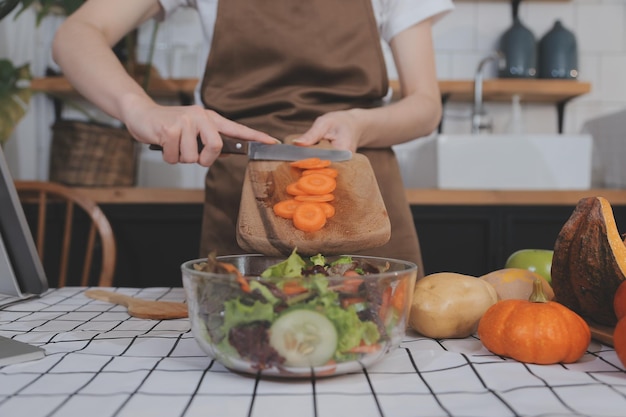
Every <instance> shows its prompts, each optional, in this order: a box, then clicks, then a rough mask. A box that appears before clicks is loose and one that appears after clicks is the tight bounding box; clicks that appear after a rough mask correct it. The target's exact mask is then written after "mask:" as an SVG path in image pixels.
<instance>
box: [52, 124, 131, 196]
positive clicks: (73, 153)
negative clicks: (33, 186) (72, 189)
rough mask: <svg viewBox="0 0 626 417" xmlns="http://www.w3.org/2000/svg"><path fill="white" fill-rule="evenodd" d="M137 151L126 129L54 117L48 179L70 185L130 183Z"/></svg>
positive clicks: (125, 184)
mask: <svg viewBox="0 0 626 417" xmlns="http://www.w3.org/2000/svg"><path fill="white" fill-rule="evenodd" d="M138 151H139V149H138V145H137V142H136V141H135V140H134V139H133V137H132V136H131V135H130V133H128V131H127V130H126V128H123V127H122V128H120V127H114V126H108V125H104V124H98V123H93V122H83V121H70V120H57V121H56V122H55V123H54V125H53V126H52V145H51V149H50V170H49V177H50V181H56V182H60V183H63V184H67V185H72V186H96V187H97V186H133V185H135V184H136V180H137V164H138V154H139V152H138Z"/></svg>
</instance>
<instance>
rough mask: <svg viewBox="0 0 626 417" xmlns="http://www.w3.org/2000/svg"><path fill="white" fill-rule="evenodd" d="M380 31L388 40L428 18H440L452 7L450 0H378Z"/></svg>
mask: <svg viewBox="0 0 626 417" xmlns="http://www.w3.org/2000/svg"><path fill="white" fill-rule="evenodd" d="M378 1H380V3H381V16H380V18H381V20H380V33H381V37H382V38H383V39H384V40H385V41H386V42H389V41H391V39H392V38H393V37H394V36H396V35H397V34H398V33H400V32H402V31H403V30H405V29H408V28H409V27H411V26H413V25H415V24H417V23H419V22H421V21H423V20H426V19H429V18H433V19H435V20H438V19H440V18H441V17H443V16H444V15H445V14H446V13H448V12H450V11H451V10H453V9H454V4H453V3H452V0H378Z"/></svg>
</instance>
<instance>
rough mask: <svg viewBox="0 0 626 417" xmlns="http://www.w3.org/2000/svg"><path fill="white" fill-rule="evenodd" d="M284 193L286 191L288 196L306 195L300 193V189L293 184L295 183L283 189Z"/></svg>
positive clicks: (302, 192)
mask: <svg viewBox="0 0 626 417" xmlns="http://www.w3.org/2000/svg"><path fill="white" fill-rule="evenodd" d="M285 191H287V194H290V195H306V193H305V192H304V191H302V190H301V189H300V187H298V183H295V182H292V183H291V184H289V185H288V186H287V187H286V188H285Z"/></svg>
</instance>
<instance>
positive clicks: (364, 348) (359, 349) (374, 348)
mask: <svg viewBox="0 0 626 417" xmlns="http://www.w3.org/2000/svg"><path fill="white" fill-rule="evenodd" d="M380 348H381V346H380V345H379V344H378V343H375V344H373V345H366V344H365V343H361V344H360V345H359V346H355V347H353V348H352V349H348V352H350V353H374V352H378V351H379V350H380Z"/></svg>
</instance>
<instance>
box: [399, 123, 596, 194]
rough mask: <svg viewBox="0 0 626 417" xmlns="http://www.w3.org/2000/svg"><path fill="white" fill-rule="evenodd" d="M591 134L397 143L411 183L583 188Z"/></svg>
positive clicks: (447, 186)
mask: <svg viewBox="0 0 626 417" xmlns="http://www.w3.org/2000/svg"><path fill="white" fill-rule="evenodd" d="M591 146H592V138H591V135H572V134H567V135H558V134H532V135H526V134H523V135H513V134H484V135H472V134H467V135H464V134H463V135H439V136H431V137H427V138H422V139H417V140H414V141H412V142H409V143H406V144H402V145H397V146H395V147H394V149H395V150H396V154H397V155H398V159H399V162H400V168H401V171H402V175H403V178H404V182H405V186H407V187H408V188H442V189H478V190H584V189H589V188H590V186H591Z"/></svg>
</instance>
